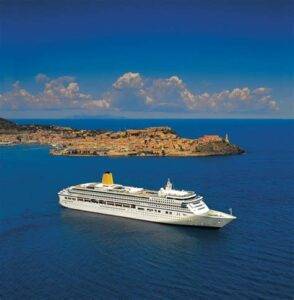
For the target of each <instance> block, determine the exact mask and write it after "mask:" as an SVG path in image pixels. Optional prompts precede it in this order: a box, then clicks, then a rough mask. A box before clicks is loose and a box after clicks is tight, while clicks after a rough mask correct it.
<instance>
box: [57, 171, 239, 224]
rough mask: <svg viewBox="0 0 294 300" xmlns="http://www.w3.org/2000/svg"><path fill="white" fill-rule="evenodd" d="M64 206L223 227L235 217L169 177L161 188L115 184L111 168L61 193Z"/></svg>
mask: <svg viewBox="0 0 294 300" xmlns="http://www.w3.org/2000/svg"><path fill="white" fill-rule="evenodd" d="M58 196H59V203H60V205H61V206H63V207H66V208H71V209H76V210H82V211H87V212H94V213H100V214H105V215H112V216H119V217H125V218H131V219H136V220H144V221H150V222H157V223H164V224H173V225H187V226H201V227H211V228H221V227H223V226H225V225H227V224H228V223H230V222H231V221H233V220H234V219H236V217H235V216H233V215H232V211H231V212H230V213H229V214H228V213H224V212H220V211H215V210H212V209H210V208H208V206H207V205H206V204H205V202H204V199H203V197H202V196H200V195H198V194H196V193H195V192H193V191H185V190H176V189H174V188H173V185H172V183H171V181H170V180H168V181H167V184H166V186H165V187H163V188H160V189H159V190H158V191H155V190H149V189H144V188H139V187H132V186H125V185H121V184H116V183H114V181H113V175H112V173H111V172H104V174H103V176H102V181H101V182H91V183H82V184H78V185H74V186H70V187H67V188H65V189H63V190H62V191H60V192H59V193H58Z"/></svg>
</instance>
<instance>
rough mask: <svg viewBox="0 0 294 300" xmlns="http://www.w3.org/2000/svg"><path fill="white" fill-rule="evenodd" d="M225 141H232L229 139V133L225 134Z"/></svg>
mask: <svg viewBox="0 0 294 300" xmlns="http://www.w3.org/2000/svg"><path fill="white" fill-rule="evenodd" d="M225 142H227V143H230V141H229V135H228V134H227V133H226V136H225Z"/></svg>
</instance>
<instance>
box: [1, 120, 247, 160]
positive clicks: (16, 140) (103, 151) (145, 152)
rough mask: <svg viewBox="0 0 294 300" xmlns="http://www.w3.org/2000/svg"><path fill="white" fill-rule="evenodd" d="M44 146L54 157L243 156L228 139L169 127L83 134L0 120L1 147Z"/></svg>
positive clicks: (61, 128)
mask: <svg viewBox="0 0 294 300" xmlns="http://www.w3.org/2000/svg"><path fill="white" fill-rule="evenodd" d="M14 145H44V146H48V147H49V148H50V150H49V152H50V154H51V155H55V156H80V157H81V156H104V157H131V156H137V157H205V156H226V155H234V154H242V153H244V152H245V151H244V150H243V149H241V148H240V147H239V146H236V145H234V144H232V143H231V142H230V141H229V138H228V136H227V135H226V137H221V136H218V135H204V136H201V137H199V138H196V139H191V138H184V137H181V136H179V135H178V134H177V133H176V132H175V131H174V130H173V129H172V128H170V127H147V128H143V129H127V130H124V131H104V130H83V129H73V128H70V127H60V126H54V125H18V124H16V123H14V122H11V121H8V120H5V119H1V118H0V147H1V146H14Z"/></svg>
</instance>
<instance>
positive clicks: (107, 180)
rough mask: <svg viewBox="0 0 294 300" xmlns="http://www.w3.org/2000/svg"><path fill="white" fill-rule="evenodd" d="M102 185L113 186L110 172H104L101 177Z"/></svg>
mask: <svg viewBox="0 0 294 300" xmlns="http://www.w3.org/2000/svg"><path fill="white" fill-rule="evenodd" d="M102 183H103V184H105V185H112V184H113V177H112V173H111V172H104V173H103V176H102Z"/></svg>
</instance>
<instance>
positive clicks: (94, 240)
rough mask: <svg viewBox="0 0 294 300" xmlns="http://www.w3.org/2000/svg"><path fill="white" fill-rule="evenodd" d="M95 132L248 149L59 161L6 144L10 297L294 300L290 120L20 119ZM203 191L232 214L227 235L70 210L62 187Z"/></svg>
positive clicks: (1, 163)
mask: <svg viewBox="0 0 294 300" xmlns="http://www.w3.org/2000/svg"><path fill="white" fill-rule="evenodd" d="M19 122H21V123H36V122H37V123H42V124H56V125H63V126H72V127H76V128H86V129H112V130H118V129H126V128H142V127H145V126H171V127H172V128H173V129H175V130H176V131H177V132H178V133H179V134H180V135H182V136H185V137H191V138H195V137H198V136H200V135H203V134H220V135H225V134H226V133H228V134H229V138H230V140H231V142H232V143H235V144H238V145H240V146H241V147H242V148H244V149H245V150H246V154H244V155H236V156H225V157H200V158H197V157H194V158H167V157H154V158H152V157H129V158H107V157H54V156H50V155H49V152H48V148H47V147H44V146H38V145H34V146H10V147H2V148H0V204H1V206H0V298H1V299H118V298H119V299H293V295H294V275H293V273H294V271H293V269H294V268H293V261H294V256H293V245H294V232H293V228H294V207H293V206H294V135H293V132H294V121H293V120H127V119H125V120H119V119H117V120H21V121H19ZM105 170H111V171H112V172H113V174H114V178H115V181H117V182H119V183H122V184H126V185H134V186H143V187H146V188H151V189H159V188H160V187H161V186H162V185H164V184H165V182H166V180H167V178H170V179H171V181H172V182H173V183H174V186H175V187H177V188H181V189H182V188H183V189H192V190H196V191H197V192H198V193H200V194H202V195H204V196H205V199H206V203H207V204H208V206H209V207H211V208H213V209H216V210H221V211H225V212H226V211H228V209H229V208H232V209H233V213H234V215H236V216H237V220H235V221H234V222H232V223H231V224H229V225H228V226H226V227H224V228H222V229H220V230H209V229H201V228H196V227H179V226H170V225H162V224H156V223H148V222H144V221H137V220H129V219H124V218H119V217H112V216H104V215H99V214H92V213H86V212H80V211H73V210H69V209H64V208H61V207H60V206H59V205H58V198H57V192H58V191H59V190H61V189H62V188H64V187H67V186H69V185H73V184H77V183H81V182H89V181H96V180H97V181H99V180H100V176H101V174H102V172H103V171H105Z"/></svg>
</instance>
